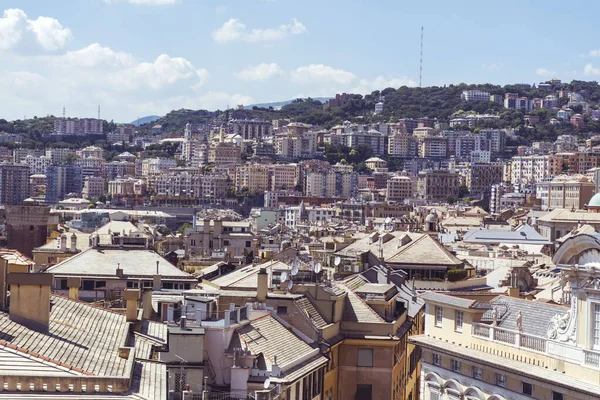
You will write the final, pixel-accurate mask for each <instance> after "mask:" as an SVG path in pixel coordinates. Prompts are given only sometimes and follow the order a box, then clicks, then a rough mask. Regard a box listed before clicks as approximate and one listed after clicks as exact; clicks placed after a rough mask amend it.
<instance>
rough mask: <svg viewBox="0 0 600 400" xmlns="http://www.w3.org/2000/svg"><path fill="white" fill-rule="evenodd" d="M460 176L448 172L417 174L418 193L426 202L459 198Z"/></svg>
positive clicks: (429, 171) (421, 172)
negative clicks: (451, 197) (450, 197)
mask: <svg viewBox="0 0 600 400" xmlns="http://www.w3.org/2000/svg"><path fill="white" fill-rule="evenodd" d="M459 187H460V176H459V175H458V173H456V172H453V171H448V170H437V171H431V170H427V171H420V172H419V173H418V174H417V193H418V195H419V197H420V198H422V199H426V200H445V199H446V198H447V197H449V196H453V197H458V189H459Z"/></svg>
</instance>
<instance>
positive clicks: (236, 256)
mask: <svg viewBox="0 0 600 400" xmlns="http://www.w3.org/2000/svg"><path fill="white" fill-rule="evenodd" d="M256 248H257V239H256V237H255V236H254V234H253V233H252V230H251V227H250V223H248V222H243V221H242V222H234V221H220V220H208V219H204V220H202V219H199V220H198V221H197V224H196V226H195V227H192V228H189V229H186V231H185V255H186V257H189V258H190V259H192V260H199V261H200V260H202V259H206V260H217V261H231V262H238V263H239V262H242V263H244V264H245V263H246V259H250V260H251V259H252V257H253V255H254V254H255V251H256Z"/></svg>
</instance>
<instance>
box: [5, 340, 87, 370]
mask: <svg viewBox="0 0 600 400" xmlns="http://www.w3.org/2000/svg"><path fill="white" fill-rule="evenodd" d="M0 346H3V347H5V348H8V349H11V350H14V351H17V352H19V353H24V354H27V355H29V356H31V357H35V358H39V359H41V360H42V361H47V362H49V363H52V364H56V365H58V366H59V367H63V368H68V369H69V370H70V371H75V372H79V373H81V374H83V375H88V376H94V374H92V373H91V372H89V371H85V370H83V369H81V368H77V367H74V366H72V365H70V364H67V363H64V362H62V361H58V360H54V359H52V358H50V357H46V356H43V355H41V354H38V353H36V352H33V351H31V350H29V349H26V348H23V347H19V346H16V345H14V344H12V343H10V342H7V341H5V340H0Z"/></svg>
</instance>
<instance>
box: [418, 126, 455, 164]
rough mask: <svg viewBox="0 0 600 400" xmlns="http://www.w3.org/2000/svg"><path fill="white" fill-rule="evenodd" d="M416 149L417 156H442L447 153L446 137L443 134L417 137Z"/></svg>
mask: <svg viewBox="0 0 600 400" xmlns="http://www.w3.org/2000/svg"><path fill="white" fill-rule="evenodd" d="M417 129H420V128H417ZM415 130H416V129H415ZM418 150H419V157H422V158H444V157H446V156H447V155H448V138H447V137H445V136H424V137H419V148H418Z"/></svg>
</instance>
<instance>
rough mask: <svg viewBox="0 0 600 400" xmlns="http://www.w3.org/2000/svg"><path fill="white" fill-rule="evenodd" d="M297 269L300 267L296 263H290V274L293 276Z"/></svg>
mask: <svg viewBox="0 0 600 400" xmlns="http://www.w3.org/2000/svg"><path fill="white" fill-rule="evenodd" d="M299 270H300V268H298V264H296V265H292V270H291V271H290V272H291V273H292V276H295V275H296V274H297V273H298V271H299Z"/></svg>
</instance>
